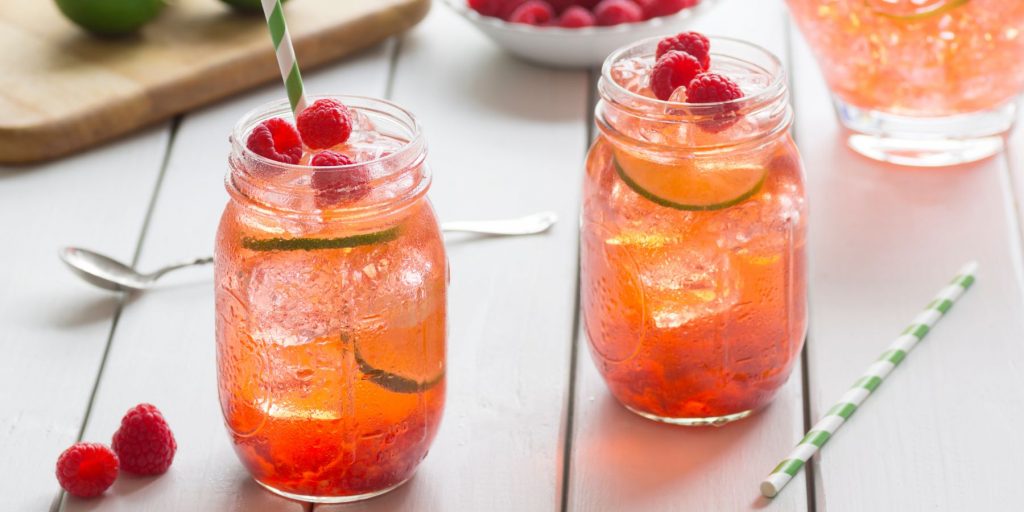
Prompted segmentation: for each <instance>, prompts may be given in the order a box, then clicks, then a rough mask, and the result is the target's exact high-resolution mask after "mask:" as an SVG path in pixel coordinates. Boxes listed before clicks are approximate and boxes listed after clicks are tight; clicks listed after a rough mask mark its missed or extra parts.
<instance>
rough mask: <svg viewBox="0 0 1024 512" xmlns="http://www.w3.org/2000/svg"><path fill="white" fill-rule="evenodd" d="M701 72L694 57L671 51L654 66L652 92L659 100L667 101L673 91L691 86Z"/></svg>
mask: <svg viewBox="0 0 1024 512" xmlns="http://www.w3.org/2000/svg"><path fill="white" fill-rule="evenodd" d="M701 71H703V68H702V67H701V65H700V62H698V61H697V58H696V57H694V56H693V55H690V54H689V53H685V52H677V51H670V52H668V53H666V54H664V55H662V56H661V58H659V59H658V62H657V63H655V64H654V69H653V70H652V71H651V90H652V91H654V96H655V97H657V98H658V99H659V100H662V101H667V100H668V99H669V98H670V97H671V96H672V92H673V91H675V90H676V89H678V88H679V87H681V86H684V85H687V84H689V83H690V81H691V80H693V79H694V77H696V76H697V75H699V74H700V73H701Z"/></svg>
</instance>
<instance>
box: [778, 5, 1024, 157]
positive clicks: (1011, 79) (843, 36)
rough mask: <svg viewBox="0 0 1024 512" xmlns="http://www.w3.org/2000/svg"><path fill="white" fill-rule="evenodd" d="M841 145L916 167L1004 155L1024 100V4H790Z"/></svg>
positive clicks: (865, 153) (868, 154)
mask: <svg viewBox="0 0 1024 512" xmlns="http://www.w3.org/2000/svg"><path fill="white" fill-rule="evenodd" d="M787 3H788V4H789V8H790V10H791V11H792V13H793V16H794V17H795V18H796V21H797V23H798V24H799V26H800V28H801V30H802V31H803V34H804V36H805V37H806V38H807V41H808V42H809V43H810V46H811V48H812V49H813V50H814V54H815V55H816V56H817V59H818V64H819V65H820V67H821V70H822V72H823V73H824V75H825V80H826V81H827V82H828V85H829V88H830V89H831V90H832V94H833V101H834V103H835V108H836V112H837V114H838V116H839V120H840V121H841V123H842V125H843V126H844V127H845V128H846V131H847V140H848V144H849V145H850V147H851V148H852V149H854V150H855V151H857V152H859V153H861V154H863V155H866V156H868V157H870V158H873V159H876V160H882V161H888V162H893V163H897V164H904V165H914V166H943V165H953V164H958V163H963V162H970V161H974V160H979V159H982V158H985V157H987V156H990V155H992V154H994V153H996V152H998V151H1000V150H1001V149H1002V148H1003V144H1004V135H1005V133H1006V132H1007V131H1008V130H1009V129H1010V128H1011V127H1012V126H1013V122H1014V118H1015V112H1014V107H1015V100H1016V98H1017V96H1018V95H1019V94H1020V92H1021V91H1022V90H1024V2H1021V1H1017V0H787Z"/></svg>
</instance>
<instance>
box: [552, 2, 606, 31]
mask: <svg viewBox="0 0 1024 512" xmlns="http://www.w3.org/2000/svg"><path fill="white" fill-rule="evenodd" d="M594 25H597V18H595V17H594V15H593V13H591V12H590V11H588V10H586V9H584V8H582V7H580V6H578V5H574V6H572V7H569V8H568V9H566V10H565V12H563V13H562V16H561V17H560V18H558V26H559V27H564V28H583V27H592V26H594Z"/></svg>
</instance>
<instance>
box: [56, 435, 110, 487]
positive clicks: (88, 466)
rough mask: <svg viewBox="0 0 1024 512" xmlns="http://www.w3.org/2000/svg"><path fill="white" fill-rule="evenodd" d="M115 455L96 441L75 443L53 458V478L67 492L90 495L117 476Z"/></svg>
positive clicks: (106, 485) (107, 485)
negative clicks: (54, 463) (55, 466)
mask: <svg viewBox="0 0 1024 512" xmlns="http://www.w3.org/2000/svg"><path fill="white" fill-rule="evenodd" d="M117 467H118V462H117V455H114V452H112V451H110V448H107V447H106V446H104V445H102V444H99V443H75V444H73V445H71V448H68V449H67V450H64V453H62V454H60V457H58V458H57V481H58V482H60V486H61V487H63V488H64V490H65V491H67V492H68V493H69V494H71V495H74V496H78V497H79V498H92V497H93V496H99V495H100V494H103V491H105V490H107V489H108V488H110V486H111V485H113V484H114V480H116V479H117Z"/></svg>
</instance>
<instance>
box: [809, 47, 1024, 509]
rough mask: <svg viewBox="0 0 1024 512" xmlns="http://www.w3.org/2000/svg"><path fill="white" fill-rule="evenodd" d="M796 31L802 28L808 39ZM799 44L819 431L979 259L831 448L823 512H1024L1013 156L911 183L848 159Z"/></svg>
mask: <svg viewBox="0 0 1024 512" xmlns="http://www.w3.org/2000/svg"><path fill="white" fill-rule="evenodd" d="M794 31H795V27H794ZM794 38H795V40H796V41H798V42H799V43H798V44H796V45H795V48H796V51H795V55H796V57H795V59H794V60H795V65H794V68H795V70H796V78H797V82H798V83H799V88H798V90H797V94H796V97H797V106H798V108H797V113H798V116H799V119H798V123H799V126H801V127H813V131H811V130H807V129H804V130H803V131H800V132H799V134H800V139H799V143H800V147H801V149H802V151H803V154H804V160H805V162H806V163H807V168H808V175H809V178H810V193H811V212H812V213H811V256H812V261H811V283H812V289H811V292H812V303H811V304H812V306H813V307H812V308H811V314H812V318H811V324H810V325H811V332H810V342H809V352H808V357H809V368H810V372H809V378H810V386H809V389H810V398H811V416H812V418H818V417H820V415H821V414H822V413H823V412H824V411H826V410H827V408H828V407H830V406H831V405H832V404H833V403H834V401H835V400H837V399H838V397H839V396H840V395H841V394H842V393H843V391H845V390H846V389H847V388H848V386H850V385H851V384H852V383H853V381H854V380H855V379H856V378H857V377H858V376H859V375H860V373H861V372H862V371H863V370H864V369H865V368H866V367H867V366H868V365H869V364H870V363H871V362H873V361H874V360H875V358H877V356H878V355H879V354H880V353H881V351H882V350H884V348H885V346H886V345H887V344H888V342H889V341H890V340H891V339H892V338H893V337H895V335H897V334H898V333H899V332H900V331H901V330H902V329H903V328H904V327H905V326H906V325H907V323H908V322H909V321H910V319H911V318H913V316H914V315H915V314H917V312H918V311H919V310H920V309H921V308H922V307H923V306H924V304H926V303H927V302H928V301H929V300H930V299H931V297H932V295H934V293H935V292H936V291H937V290H938V289H939V288H940V287H941V286H942V285H943V284H944V283H945V282H946V281H947V280H948V279H949V278H951V276H952V274H953V273H954V272H956V270H957V269H958V268H959V266H960V265H961V264H962V263H964V262H965V261H967V260H970V259H976V260H978V261H979V262H980V270H979V272H978V279H977V282H976V284H975V286H974V287H973V288H972V289H971V290H970V291H969V292H968V293H967V295H965V296H964V297H963V298H962V299H961V300H960V301H959V302H958V303H957V305H956V306H955V307H954V308H953V309H952V310H951V311H950V313H949V314H948V315H947V316H946V318H944V319H943V320H942V321H941V322H940V323H939V324H938V325H937V326H936V328H935V329H934V330H933V331H932V332H931V333H930V334H929V335H928V337H927V339H925V340H924V342H923V343H922V344H921V345H919V346H918V348H917V349H915V350H914V352H913V353H912V354H911V355H910V356H909V357H908V358H907V360H906V361H904V363H903V364H902V365H900V367H899V369H897V370H896V371H895V372H893V374H892V375H891V376H889V377H888V378H887V379H886V381H885V383H884V384H883V385H882V386H881V387H880V388H879V389H878V391H877V392H875V393H874V394H873V395H872V397H871V398H870V399H869V400H868V401H867V402H866V403H865V404H864V405H863V406H862V407H861V408H860V409H859V410H858V412H857V413H856V414H855V415H854V416H853V417H852V418H851V419H850V421H849V422H848V423H847V424H846V425H845V426H844V427H843V428H842V430H840V431H839V433H838V434H837V435H836V436H835V437H833V438H832V440H831V441H829V444H828V445H826V446H825V448H824V449H823V451H822V452H821V453H820V454H819V457H818V465H817V469H818V473H817V474H816V478H815V481H816V484H817V487H818V490H817V492H816V496H817V505H818V509H819V510H828V511H829V512H843V511H863V510H900V511H914V510H1008V509H1013V508H1015V507H1017V506H1018V505H1019V503H1021V502H1022V501H1024V487H1021V486H1020V485H1016V484H1013V483H1012V482H1011V481H1010V479H1012V478H1013V476H1011V475H1016V474H1019V470H1018V468H1019V465H1020V460H1021V459H1022V458H1024V444H1021V443H1019V442H1016V441H1014V439H1016V438H1017V436H1018V435H1019V432H1018V431H1019V428H1018V427H1017V425H1018V424H1019V423H1020V422H1021V421H1022V420H1024V410H1022V408H1021V407H1020V404H1021V399H1022V397H1024V392H1022V391H1021V390H1022V389H1024V372H1022V371H1021V361H1022V360H1024V344H1022V343H1021V340H1022V339H1024V326H1022V322H1021V314H1020V313H1021V311H1022V307H1024V304H1022V301H1021V287H1020V274H1019V269H1020V260H1019V250H1018V249H1019V248H1018V247H1017V246H1018V243H1019V240H1020V238H1019V237H1020V235H1019V232H1018V231H1017V228H1016V225H1015V224H1014V222H1013V213H1012V210H1011V208H1010V206H1011V203H1010V201H1009V190H1008V187H1007V186H1006V183H1005V172H1006V169H1005V165H1006V163H1005V160H1004V158H1003V157H1002V156H999V157H996V158H993V159H989V160H986V161H984V162H979V163H976V164H972V165H964V166H960V167H956V168H947V169H932V170H927V169H926V170H913V169H907V168H899V167H895V166H889V165H884V164H880V163H876V162H873V161H870V160H867V159H865V158H862V157H860V156H858V155H855V154H853V153H852V152H851V151H850V150H848V149H847V148H846V147H845V145H844V143H843V141H842V140H841V139H840V136H839V129H838V127H837V124H836V121H835V119H834V117H833V114H832V110H831V106H830V103H829V98H828V94H827V91H826V89H825V86H824V83H823V81H822V80H821V77H820V74H819V72H818V69H817V67H816V66H815V64H814V62H813V58H812V57H811V55H810V52H809V49H808V48H807V47H806V45H805V42H804V41H803V40H802V38H800V37H799V36H798V35H796V34H794Z"/></svg>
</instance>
